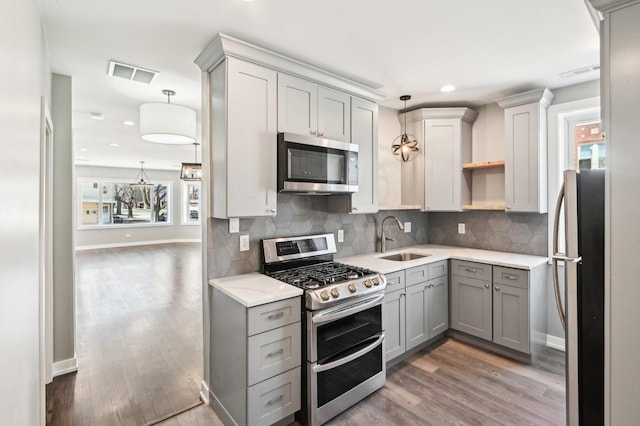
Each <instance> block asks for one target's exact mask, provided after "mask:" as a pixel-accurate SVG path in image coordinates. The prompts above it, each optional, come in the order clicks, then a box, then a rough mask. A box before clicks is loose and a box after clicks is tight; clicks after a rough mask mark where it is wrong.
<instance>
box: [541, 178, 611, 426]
mask: <svg viewBox="0 0 640 426" xmlns="http://www.w3.org/2000/svg"><path fill="white" fill-rule="evenodd" d="M604 188H605V178H604V170H586V171H580V172H577V171H575V170H567V171H565V172H564V186H563V188H562V189H561V191H560V195H559V197H558V205H557V207H556V213H555V221H554V238H553V250H554V256H553V258H552V259H553V277H554V288H555V293H556V302H557V307H558V313H559V315H560V319H561V322H562V324H563V326H564V328H565V344H566V353H565V356H566V366H565V368H566V380H567V425H569V426H574V425H603V424H604ZM563 201H564V203H563ZM562 204H564V231H565V232H564V239H565V253H558V245H559V244H558V232H559V230H560V220H561V217H560V216H561V213H560V212H561V205H562ZM558 262H564V272H565V291H564V303H563V301H562V300H561V298H560V290H559V283H558Z"/></svg>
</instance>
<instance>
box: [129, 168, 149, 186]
mask: <svg viewBox="0 0 640 426" xmlns="http://www.w3.org/2000/svg"><path fill="white" fill-rule="evenodd" d="M129 186H130V187H132V188H134V189H135V188H139V189H143V188H148V187H151V186H153V184H152V183H150V182H149V177H148V176H147V174H146V173H145V171H144V161H141V162H140V171H139V172H138V175H137V176H136V180H135V182H133V183H130V184H129Z"/></svg>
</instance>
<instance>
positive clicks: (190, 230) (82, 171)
mask: <svg viewBox="0 0 640 426" xmlns="http://www.w3.org/2000/svg"><path fill="white" fill-rule="evenodd" d="M139 171H140V169H125V168H116V167H91V166H76V178H77V179H76V180H79V179H81V178H96V179H102V178H107V179H109V178H112V179H129V180H131V181H133V180H134V179H135V177H136V175H137V174H138V172H139ZM145 173H146V174H147V176H148V177H149V179H150V180H151V181H153V180H166V181H172V182H173V185H172V188H171V190H172V196H171V201H172V205H173V207H172V212H171V217H172V224H171V225H167V226H147V227H127V228H124V227H119V228H106V229H78V226H77V222H76V223H75V224H74V229H76V238H75V244H76V248H87V247H95V246H114V245H128V244H138V243H145V242H154V241H168V240H200V239H201V237H202V234H201V231H200V226H194V225H181V215H182V210H181V205H182V181H181V180H180V171H167V170H148V169H146V168H145ZM76 208H77V206H76ZM127 234H129V235H131V237H127V236H126V235H127Z"/></svg>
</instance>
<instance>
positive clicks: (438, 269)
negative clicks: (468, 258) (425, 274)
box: [429, 260, 449, 280]
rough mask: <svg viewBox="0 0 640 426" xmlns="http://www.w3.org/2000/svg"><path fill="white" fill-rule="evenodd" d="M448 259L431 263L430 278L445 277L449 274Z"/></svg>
mask: <svg viewBox="0 0 640 426" xmlns="http://www.w3.org/2000/svg"><path fill="white" fill-rule="evenodd" d="M447 272H449V271H448V268H447V261H446V260H441V261H440V262H435V263H430V264H429V279H430V280H432V279H434V278H439V277H444V276H446V275H447Z"/></svg>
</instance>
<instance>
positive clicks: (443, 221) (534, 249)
mask: <svg viewBox="0 0 640 426" xmlns="http://www.w3.org/2000/svg"><path fill="white" fill-rule="evenodd" d="M458 223H464V224H465V228H466V229H465V233H464V234H458ZM547 227H548V224H547V215H546V214H538V213H505V212H501V211H471V212H462V213H429V232H428V235H429V243H431V244H443V245H448V246H461V247H471V248H479V249H485V250H496V251H504V252H510V253H521V254H532V255H536V256H545V257H546V256H547V238H548V234H547Z"/></svg>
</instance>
